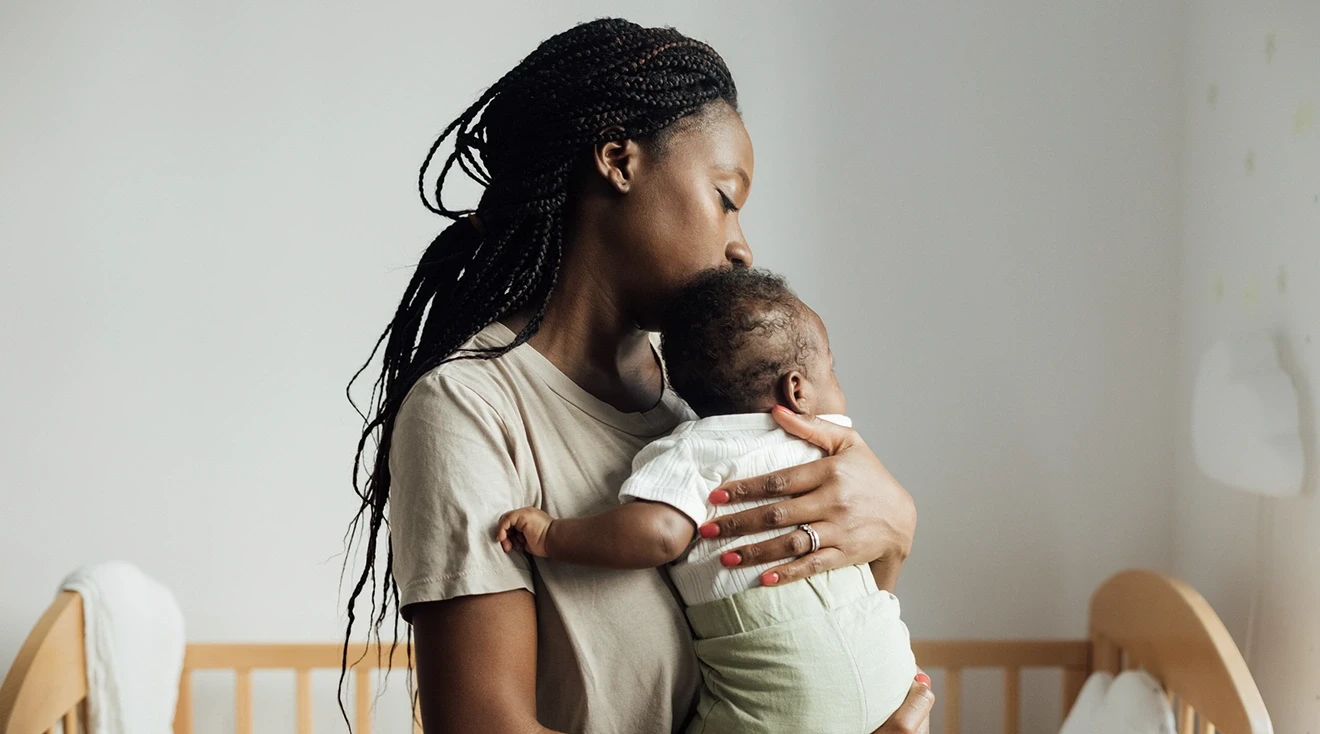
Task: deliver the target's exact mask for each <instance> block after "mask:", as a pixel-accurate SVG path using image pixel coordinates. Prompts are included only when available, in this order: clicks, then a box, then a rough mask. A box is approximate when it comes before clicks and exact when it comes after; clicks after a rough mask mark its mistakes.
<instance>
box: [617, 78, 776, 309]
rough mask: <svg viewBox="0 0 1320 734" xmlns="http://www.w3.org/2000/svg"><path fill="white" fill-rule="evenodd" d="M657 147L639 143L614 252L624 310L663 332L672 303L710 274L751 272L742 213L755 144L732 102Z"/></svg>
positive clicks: (621, 200) (687, 121)
mask: <svg viewBox="0 0 1320 734" xmlns="http://www.w3.org/2000/svg"><path fill="white" fill-rule="evenodd" d="M675 124H676V125H677V127H676V128H675V129H673V130H670V131H668V132H669V134H668V135H667V136H666V137H665V139H664V140H663V141H662V142H660V143H658V144H654V143H653V144H648V145H640V146H639V145H635V144H630V146H631V148H632V153H631V160H629V161H627V163H626V168H627V170H626V173H625V175H626V179H623V185H622V187H620V186H619V185H617V184H616V186H615V188H616V189H617V190H619V191H620V193H621V194H622V195H621V196H618V197H616V198H615V200H614V201H615V203H616V204H617V207H612V208H613V209H614V211H613V212H612V214H613V216H611V217H610V221H611V226H610V228H611V230H612V231H611V232H610V233H609V235H610V236H609V239H610V240H611V241H612V243H614V244H613V245H612V247H611V248H610V251H611V252H612V253H615V254H617V255H618V257H619V261H618V262H616V263H614V265H615V268H614V270H615V273H617V274H618V275H617V277H619V278H620V279H621V281H622V284H623V285H624V288H623V289H622V292H623V293H624V294H626V295H625V297H626V298H627V303H626V307H627V308H628V310H629V312H631V313H633V314H634V315H635V317H636V319H637V322H638V326H640V327H642V328H644V329H650V330H655V329H657V328H658V324H659V315H660V312H661V310H662V309H663V308H664V305H665V303H666V302H667V301H668V299H669V298H670V297H671V296H672V295H673V294H674V293H675V292H676V291H677V290H678V289H679V288H680V287H682V286H683V285H684V284H685V283H687V281H688V280H690V279H691V278H692V277H693V276H694V275H696V274H697V273H699V272H701V271H702V270H706V269H709V268H726V267H751V265H752V250H751V248H750V247H749V246H748V245H747V240H746V239H745V238H744V237H743V232H742V226H741V225H740V224H739V223H738V212H739V210H740V209H742V208H743V206H744V205H745V204H746V203H747V197H748V195H749V194H750V193H751V187H752V171H753V167H754V160H753V154H752V141H751V138H750V137H748V135H747V129H746V128H745V127H743V123H742V119H741V118H740V117H739V116H738V114H737V113H736V112H735V111H734V110H733V109H732V108H731V107H730V106H729V105H727V104H725V103H723V102H718V103H713V104H711V105H710V106H709V107H707V108H705V109H704V110H702V111H701V112H698V113H696V114H694V115H692V116H690V117H688V118H684V119H682V120H680V121H679V122H677V123H675Z"/></svg>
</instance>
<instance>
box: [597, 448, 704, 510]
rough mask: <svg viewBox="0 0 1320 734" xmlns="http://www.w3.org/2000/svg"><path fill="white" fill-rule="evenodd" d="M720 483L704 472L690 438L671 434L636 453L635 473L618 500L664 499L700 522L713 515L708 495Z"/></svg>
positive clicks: (660, 500)
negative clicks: (685, 438)
mask: <svg viewBox="0 0 1320 734" xmlns="http://www.w3.org/2000/svg"><path fill="white" fill-rule="evenodd" d="M719 484H720V483H719V481H717V480H715V479H713V478H708V477H706V476H705V475H703V474H702V472H701V464H700V462H699V461H698V460H697V457H696V456H695V453H694V451H693V447H692V445H691V442H690V441H686V440H683V439H681V438H675V437H672V436H669V437H665V438H661V439H658V440H656V441H652V442H651V443H649V444H647V445H646V446H645V447H644V448H642V450H641V451H639V452H637V456H636V457H634V458H633V473H632V476H630V477H628V479H627V480H625V481H624V483H623V487H622V488H621V489H620V490H619V500H620V501H621V502H632V501H634V500H647V501H649V502H663V503H664V504H666V505H669V506H670V507H673V508H674V509H676V510H678V511H679V512H682V513H683V514H684V515H687V516H688V517H689V518H691V519H692V522H694V523H696V524H697V525H701V524H702V523H704V522H706V520H707V519H709V516H710V506H709V504H708V503H707V501H706V498H707V497H708V496H709V495H710V493H711V491H712V490H714V489H715V487H717V486H719Z"/></svg>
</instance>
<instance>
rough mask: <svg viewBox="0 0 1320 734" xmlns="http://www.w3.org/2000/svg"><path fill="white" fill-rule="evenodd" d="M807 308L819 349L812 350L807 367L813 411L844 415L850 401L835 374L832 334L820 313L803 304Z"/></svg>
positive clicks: (818, 413)
mask: <svg viewBox="0 0 1320 734" xmlns="http://www.w3.org/2000/svg"><path fill="white" fill-rule="evenodd" d="M803 308H805V309H806V310H807V323H808V325H809V326H808V328H810V329H812V330H814V332H815V337H816V344H817V345H819V348H818V349H815V350H812V353H811V364H810V365H808V367H807V373H808V374H807V381H808V382H809V383H810V384H811V388H812V389H811V393H812V398H813V399H812V401H811V403H812V404H811V405H810V406H809V407H810V408H811V412H812V413H813V414H814V415H843V414H845V413H847V412H848V401H847V400H846V399H845V398H844V396H843V388H842V387H840V386H839V379H838V378H837V377H835V375H834V352H833V351H831V350H830V335H829V332H828V331H826V329H825V322H824V321H822V320H821V318H820V315H819V314H817V313H816V312H815V311H813V310H812V309H811V307H810V306H807V305H805V304H804V305H803Z"/></svg>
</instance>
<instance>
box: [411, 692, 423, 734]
mask: <svg viewBox="0 0 1320 734" xmlns="http://www.w3.org/2000/svg"><path fill="white" fill-rule="evenodd" d="M412 730H413V734H422V699H421V698H420V697H418V696H416V695H414V696H413V728H412Z"/></svg>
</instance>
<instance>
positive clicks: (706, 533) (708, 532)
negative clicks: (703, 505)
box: [697, 522, 720, 538]
mask: <svg viewBox="0 0 1320 734" xmlns="http://www.w3.org/2000/svg"><path fill="white" fill-rule="evenodd" d="M697 532H699V533H701V537H703V538H714V537H715V536H717V535H719V534H720V526H719V525H716V524H715V523H713V522H708V523H706V524H705V525H702V526H701V528H700V529H698V531H697Z"/></svg>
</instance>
